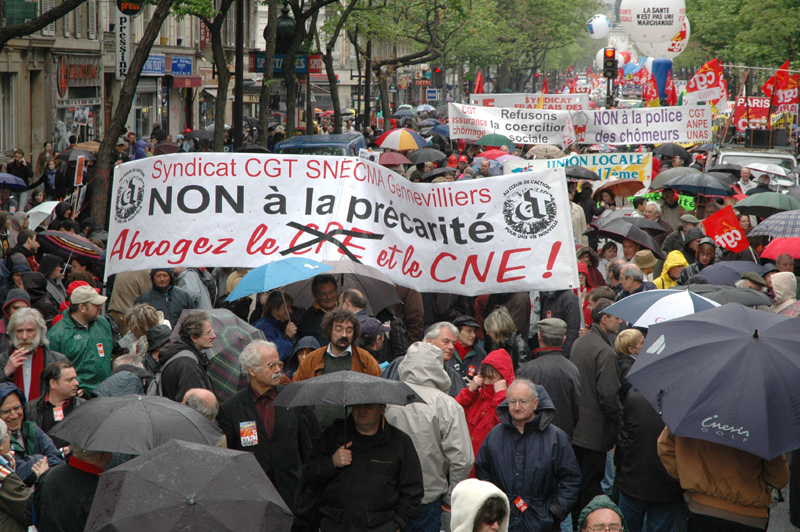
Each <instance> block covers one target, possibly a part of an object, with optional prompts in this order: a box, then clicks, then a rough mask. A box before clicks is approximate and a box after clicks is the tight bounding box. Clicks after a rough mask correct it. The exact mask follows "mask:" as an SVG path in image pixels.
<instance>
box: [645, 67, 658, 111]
mask: <svg viewBox="0 0 800 532" xmlns="http://www.w3.org/2000/svg"><path fill="white" fill-rule="evenodd" d="M642 89H643V90H642V92H643V94H642V96H644V101H645V102H646V103H647V107H658V106H659V105H660V104H661V103H660V101H659V99H658V85H656V79H655V78H654V77H653V75H652V74H651V75H649V76H648V77H647V79H646V80H645V82H644V87H643V88H642Z"/></svg>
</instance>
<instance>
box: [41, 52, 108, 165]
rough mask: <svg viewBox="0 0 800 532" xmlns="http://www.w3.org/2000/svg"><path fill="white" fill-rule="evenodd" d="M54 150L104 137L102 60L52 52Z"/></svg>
mask: <svg viewBox="0 0 800 532" xmlns="http://www.w3.org/2000/svg"><path fill="white" fill-rule="evenodd" d="M51 65H52V68H53V69H54V71H53V72H52V73H51V74H52V75H51V76H50V79H52V80H53V87H52V91H53V100H52V101H54V102H55V106H54V107H53V110H52V113H53V116H52V118H53V124H54V127H53V139H52V140H53V144H54V146H53V149H55V150H59V151H63V150H64V149H66V147H67V146H68V145H69V139H70V137H72V136H74V137H75V139H76V142H84V141H87V140H96V141H99V140H101V139H102V138H103V117H102V105H103V97H102V86H103V74H102V65H101V59H100V57H99V56H96V55H95V56H91V55H77V54H70V55H61V54H53V61H52V63H51Z"/></svg>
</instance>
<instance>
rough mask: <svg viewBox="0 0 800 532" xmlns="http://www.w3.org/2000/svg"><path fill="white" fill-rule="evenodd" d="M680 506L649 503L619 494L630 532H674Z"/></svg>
mask: <svg viewBox="0 0 800 532" xmlns="http://www.w3.org/2000/svg"><path fill="white" fill-rule="evenodd" d="M678 506H680V503H670V504H658V503H649V502H645V501H640V500H639V499H634V498H633V497H631V496H629V495H625V494H624V493H622V492H620V494H619V509H620V511H621V512H622V515H624V516H625V521H627V523H628V530H629V531H630V532H672V531H673V530H674V529H675V511H676V510H677V509H678Z"/></svg>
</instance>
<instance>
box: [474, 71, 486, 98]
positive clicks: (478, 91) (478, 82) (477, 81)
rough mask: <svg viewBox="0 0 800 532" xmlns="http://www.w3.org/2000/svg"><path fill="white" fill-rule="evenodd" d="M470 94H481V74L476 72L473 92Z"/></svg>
mask: <svg viewBox="0 0 800 532" xmlns="http://www.w3.org/2000/svg"><path fill="white" fill-rule="evenodd" d="M472 94H483V72H481V71H480V70H478V77H477V78H475V90H474V91H472Z"/></svg>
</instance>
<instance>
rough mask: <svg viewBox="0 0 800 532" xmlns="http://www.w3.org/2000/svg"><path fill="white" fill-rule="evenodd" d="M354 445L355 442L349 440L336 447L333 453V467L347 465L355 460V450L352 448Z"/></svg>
mask: <svg viewBox="0 0 800 532" xmlns="http://www.w3.org/2000/svg"><path fill="white" fill-rule="evenodd" d="M352 446H353V442H351V441H349V442H347V444H345V445H342V446H341V447H339V448H338V449H336V452H335V453H333V467H347V466H349V465H350V464H351V463H352V462H353V451H351V450H350V447H352Z"/></svg>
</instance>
